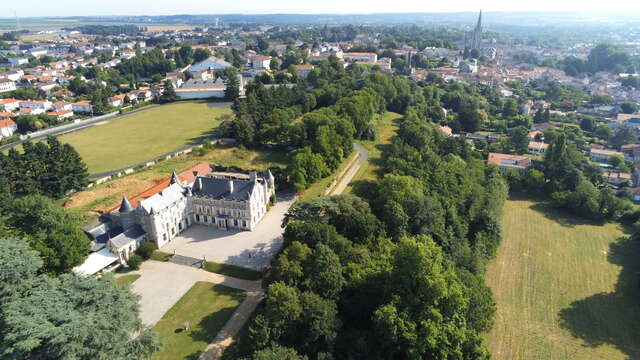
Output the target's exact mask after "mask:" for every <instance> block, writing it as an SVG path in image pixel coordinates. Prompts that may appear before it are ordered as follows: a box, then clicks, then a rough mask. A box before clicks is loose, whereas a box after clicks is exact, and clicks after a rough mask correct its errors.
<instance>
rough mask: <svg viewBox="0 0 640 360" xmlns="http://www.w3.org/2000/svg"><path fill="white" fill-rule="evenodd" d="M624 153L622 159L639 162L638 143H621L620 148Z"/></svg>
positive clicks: (639, 151)
mask: <svg viewBox="0 0 640 360" xmlns="http://www.w3.org/2000/svg"><path fill="white" fill-rule="evenodd" d="M620 150H621V152H622V153H623V154H624V160H625V161H630V162H634V163H635V162H640V144H627V145H622V147H621V148H620Z"/></svg>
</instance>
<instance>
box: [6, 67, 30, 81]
mask: <svg viewBox="0 0 640 360" xmlns="http://www.w3.org/2000/svg"><path fill="white" fill-rule="evenodd" d="M22 76H24V71H22V70H20V69H18V70H12V71H7V72H6V73H3V74H2V75H1V76H0V77H1V78H4V79H9V80H13V81H18V80H20V78H21V77H22Z"/></svg>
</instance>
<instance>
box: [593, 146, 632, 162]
mask: <svg viewBox="0 0 640 360" xmlns="http://www.w3.org/2000/svg"><path fill="white" fill-rule="evenodd" d="M612 156H620V157H621V158H624V154H623V153H621V152H619V151H615V150H607V149H597V148H591V150H590V151H589V157H591V159H592V160H593V161H596V162H599V163H606V162H607V161H608V160H609V158H610V157H612Z"/></svg>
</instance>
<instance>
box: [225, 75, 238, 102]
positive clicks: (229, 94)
mask: <svg viewBox="0 0 640 360" xmlns="http://www.w3.org/2000/svg"><path fill="white" fill-rule="evenodd" d="M224 83H225V85H226V88H225V89H224V97H225V98H226V99H227V100H231V101H235V100H236V99H237V98H238V97H239V96H240V82H239V80H238V73H237V71H236V69H235V68H227V69H226V70H225V82H224Z"/></svg>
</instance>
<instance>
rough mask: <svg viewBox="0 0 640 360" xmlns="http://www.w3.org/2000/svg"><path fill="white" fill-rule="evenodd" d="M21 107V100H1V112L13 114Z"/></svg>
mask: <svg viewBox="0 0 640 360" xmlns="http://www.w3.org/2000/svg"><path fill="white" fill-rule="evenodd" d="M19 107H20V100H18V99H0V110H2V111H5V112H12V111H13V110H15V109H17V108H19Z"/></svg>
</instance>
